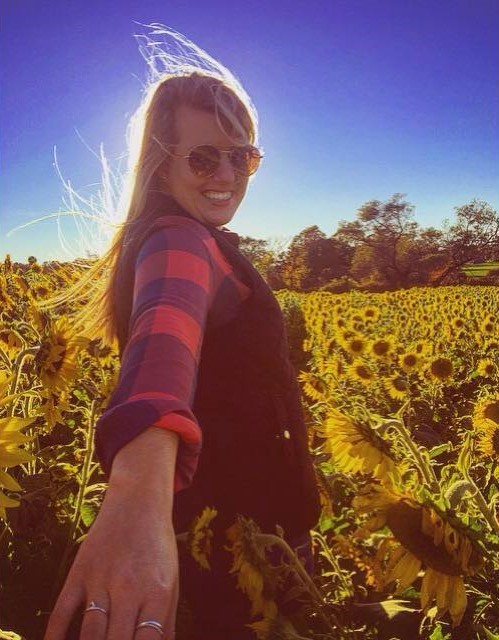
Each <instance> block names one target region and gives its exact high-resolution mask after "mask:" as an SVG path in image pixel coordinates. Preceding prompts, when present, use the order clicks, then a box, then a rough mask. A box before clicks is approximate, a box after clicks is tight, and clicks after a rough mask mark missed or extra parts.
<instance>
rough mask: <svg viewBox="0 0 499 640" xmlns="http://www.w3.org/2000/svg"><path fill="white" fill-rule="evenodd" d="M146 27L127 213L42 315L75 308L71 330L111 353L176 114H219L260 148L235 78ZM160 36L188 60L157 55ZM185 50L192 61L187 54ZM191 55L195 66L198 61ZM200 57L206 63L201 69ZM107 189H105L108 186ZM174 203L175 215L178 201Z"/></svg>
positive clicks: (130, 141) (229, 128)
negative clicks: (124, 280)
mask: <svg viewBox="0 0 499 640" xmlns="http://www.w3.org/2000/svg"><path fill="white" fill-rule="evenodd" d="M149 26H152V27H154V29H155V31H154V32H153V33H152V34H151V35H155V36H156V39H155V40H154V41H153V40H150V39H149V40H148V39H147V37H146V45H147V46H149V49H148V50H147V52H145V51H144V46H143V47H142V48H141V49H140V50H141V53H142V55H143V56H144V57H145V58H146V60H147V62H148V66H149V71H150V77H149V82H148V85H147V88H146V89H145V91H144V96H143V99H142V102H141V104H140V106H139V108H138V109H137V111H136V112H135V113H134V114H133V115H132V117H131V119H130V122H129V125H128V129H127V147H128V168H127V173H126V176H125V178H124V180H123V188H122V190H121V193H120V196H119V197H120V203H119V206H118V208H119V209H120V210H121V212H124V216H123V219H124V221H123V222H121V223H118V224H117V225H115V226H116V231H115V233H114V236H113V237H112V239H111V241H110V246H109V248H108V249H107V251H105V253H104V254H103V255H102V256H101V257H99V258H98V259H96V260H95V262H94V263H93V264H91V265H90V266H88V265H87V270H86V272H85V273H84V274H83V276H82V277H81V279H80V280H79V282H77V283H76V284H73V285H71V286H69V287H67V288H66V289H64V290H63V291H62V292H60V293H59V294H57V295H55V296H52V297H51V298H49V299H46V300H43V301H40V302H39V303H38V306H39V308H40V309H51V308H55V307H58V306H59V305H62V304H64V303H67V302H72V303H75V302H76V303H77V306H78V310H77V311H76V313H75V314H74V315H73V316H72V318H71V322H72V324H73V327H74V330H75V331H77V332H80V333H83V334H84V335H86V336H88V337H90V338H97V337H100V338H101V339H102V340H103V342H104V344H107V345H108V346H112V347H115V346H116V344H117V342H116V341H117V339H119V338H120V336H119V333H120V332H119V324H120V318H118V313H117V304H116V296H118V295H119V292H118V291H117V287H116V283H117V278H118V272H119V271H120V269H124V268H125V267H126V268H128V269H130V265H129V264H125V263H126V262H127V260H129V257H130V256H133V250H132V248H134V247H135V248H136V247H137V244H138V243H139V242H140V239H141V237H142V236H143V234H144V233H145V232H146V231H147V229H148V228H149V227H150V225H151V224H152V222H153V220H154V218H155V217H157V215H158V211H157V209H156V208H155V207H154V202H155V197H156V196H157V194H159V193H161V189H160V184H159V175H158V173H159V172H158V170H159V169H160V168H161V171H162V172H163V171H164V170H165V168H166V171H167V167H168V156H167V155H166V153H165V151H164V146H165V145H168V144H176V142H177V140H176V131H175V113H176V111H177V109H178V107H179V106H181V105H182V106H189V107H193V108H196V109H201V110H205V111H208V112H210V113H214V114H215V116H216V118H217V121H218V123H219V126H220V127H221V128H222V129H223V130H224V131H225V132H226V133H227V134H228V135H229V136H231V137H233V138H234V139H238V140H240V139H241V137H245V138H246V139H248V140H249V141H250V142H251V143H252V144H257V142H258V117H257V113H256V110H255V108H254V106H253V104H252V102H251V100H250V99H249V97H248V96H247V94H246V92H245V91H244V89H243V88H242V87H241V85H240V84H239V82H238V81H237V80H236V79H235V78H234V76H233V75H232V74H231V73H230V72H229V71H228V70H227V69H226V68H225V67H223V66H222V65H221V64H220V63H218V62H217V61H215V60H214V59H213V58H211V56H209V55H208V54H207V53H206V52H204V51H203V50H201V49H199V47H197V45H194V43H192V42H190V41H188V40H187V39H186V38H185V37H184V36H182V35H181V34H178V33H177V32H174V31H172V30H166V31H165V29H166V27H163V26H162V25H149ZM158 31H160V32H161V33H162V34H166V35H168V36H169V37H170V39H171V37H172V34H173V36H174V41H175V42H176V43H177V48H178V46H179V40H180V43H181V46H182V51H181V54H182V56H183V57H182V56H180V54H179V51H178V50H177V51H176V52H175V53H174V54H172V53H171V51H170V52H167V51H166V52H165V49H164V48H161V47H160V48H159V51H158V47H159V46H160V45H159V43H158V41H157V35H158ZM142 37H145V36H142ZM187 46H189V57H187V56H186V47H187ZM193 51H194V52H195V54H196V56H197V58H196V60H193ZM146 54H147V55H146ZM161 55H163V56H164V58H163V60H162V63H163V64H162V68H159V67H158V61H161ZM200 57H202V60H203V61H204V64H203V65H200V64H199V60H200ZM172 60H173V63H172ZM179 60H180V61H179ZM207 63H208V64H207ZM172 65H173V68H172ZM172 71H173V73H172ZM103 186H104V189H105V187H106V185H105V184H104V185H103ZM163 198H164V195H163ZM163 202H164V200H163ZM171 205H172V208H173V209H174V207H175V203H174V202H173V201H172V202H171ZM78 303H81V304H78ZM83 303H84V304H83ZM121 324H123V323H122V321H121ZM121 332H122V331H121ZM121 337H122V336H121Z"/></svg>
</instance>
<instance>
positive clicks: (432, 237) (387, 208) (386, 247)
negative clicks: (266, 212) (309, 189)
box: [240, 193, 499, 292]
mask: <svg viewBox="0 0 499 640" xmlns="http://www.w3.org/2000/svg"><path fill="white" fill-rule="evenodd" d="M454 210H455V220H454V221H453V223H450V222H448V221H446V222H445V223H444V224H443V228H442V229H437V228H435V227H428V228H423V227H421V226H420V225H419V224H418V223H417V222H416V221H415V220H414V206H413V205H412V204H410V203H409V202H407V201H406V200H405V195H404V194H401V193H395V194H394V195H393V196H391V197H390V198H389V199H388V200H386V201H385V202H381V201H380V200H370V201H369V202H366V203H365V204H364V205H362V206H361V207H360V208H359V209H358V211H357V213H356V216H355V219H354V220H353V221H350V222H347V221H342V222H340V223H339V225H338V229H337V231H336V232H335V233H334V234H332V235H331V236H326V234H325V233H323V232H322V231H321V230H320V229H319V227H318V226H317V225H312V226H310V227H307V228H305V229H304V230H303V231H301V232H300V233H299V234H298V235H296V236H294V238H293V239H292V240H291V242H290V243H289V245H288V246H287V248H286V249H284V250H282V249H279V248H275V246H274V247H273V246H272V244H271V241H268V240H257V239H254V238H251V237H248V236H242V237H241V242H240V249H241V251H242V252H243V253H244V254H245V255H246V256H247V257H248V258H249V259H250V260H251V261H252V262H253V264H254V265H255V266H256V267H257V269H258V270H259V271H260V273H261V274H262V275H263V277H264V278H265V279H266V280H267V282H268V284H269V285H270V287H271V288H272V289H274V290H278V289H283V288H287V289H291V290H295V291H312V290H317V289H323V290H326V291H334V292H340V291H348V290H350V289H354V288H357V289H364V290H369V291H384V290H394V289H401V288H408V287H412V286H423V285H432V286H437V285H442V284H456V283H460V282H470V281H471V280H470V278H469V277H467V276H466V275H465V273H464V272H463V270H462V268H463V266H464V265H467V264H470V263H484V262H495V261H497V260H499V213H498V212H497V211H496V210H495V209H493V208H492V207H491V206H490V205H489V204H488V203H487V202H485V201H483V200H478V199H475V200H473V201H472V202H470V203H468V204H465V205H462V206H460V207H455V209H454ZM498 275H499V274H498V273H497V272H491V275H489V276H488V277H487V278H486V279H485V278H483V279H480V281H481V282H483V283H485V282H487V283H491V282H499V277H498ZM473 281H477V278H473Z"/></svg>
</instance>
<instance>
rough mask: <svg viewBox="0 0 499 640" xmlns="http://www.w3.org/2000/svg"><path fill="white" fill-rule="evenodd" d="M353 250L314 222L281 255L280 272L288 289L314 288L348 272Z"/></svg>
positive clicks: (305, 289) (308, 289)
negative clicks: (327, 233)
mask: <svg viewBox="0 0 499 640" xmlns="http://www.w3.org/2000/svg"><path fill="white" fill-rule="evenodd" d="M350 253H351V250H350V248H349V247H348V246H347V245H346V244H345V243H344V242H342V241H341V240H339V239H335V238H328V237H327V236H326V235H325V234H324V232H322V231H321V230H320V229H319V227H318V226H317V225H312V226H310V227H307V228H306V229H304V230H303V231H301V232H300V233H299V234H298V235H296V236H295V237H294V238H293V240H292V241H291V244H290V245H289V247H288V249H287V251H286V252H285V253H284V254H283V255H282V256H281V259H280V261H279V265H278V271H279V273H280V275H281V278H282V281H283V283H284V285H285V286H286V287H287V288H289V289H294V290H297V291H310V290H312V289H318V288H319V287H321V286H323V285H324V284H326V283H327V282H329V281H330V280H331V279H332V278H335V277H341V276H343V275H345V274H346V273H347V271H348V267H349V258H350Z"/></svg>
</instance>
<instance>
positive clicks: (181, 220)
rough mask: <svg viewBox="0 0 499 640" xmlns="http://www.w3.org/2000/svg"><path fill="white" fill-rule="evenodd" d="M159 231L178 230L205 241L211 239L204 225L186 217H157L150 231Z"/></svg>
mask: <svg viewBox="0 0 499 640" xmlns="http://www.w3.org/2000/svg"><path fill="white" fill-rule="evenodd" d="M161 229H165V230H166V229H178V230H182V231H185V232H188V233H189V232H190V233H194V234H196V235H197V236H199V237H200V238H201V239H202V240H205V241H206V240H209V239H210V238H211V237H212V236H211V234H210V232H209V231H208V229H207V228H206V227H205V225H204V224H202V223H201V222H199V221H198V220H195V219H194V218H188V217H186V216H176V215H162V216H159V217H158V218H156V220H155V221H154V223H153V224H152V226H151V228H150V231H151V232H154V231H157V230H161Z"/></svg>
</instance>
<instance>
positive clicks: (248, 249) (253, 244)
mask: <svg viewBox="0 0 499 640" xmlns="http://www.w3.org/2000/svg"><path fill="white" fill-rule="evenodd" d="M239 250H240V251H241V253H242V254H243V255H245V256H246V257H247V258H248V260H249V261H250V262H251V263H252V264H253V266H254V267H255V268H256V269H257V270H258V272H259V273H260V275H261V276H262V277H263V278H264V280H266V282H267V283H268V285H269V286H270V287H271V288H272V289H274V288H276V289H280V288H282V286H279V285H280V284H281V283H280V280H279V279H276V273H275V271H276V263H277V260H278V255H279V253H280V252H281V250H282V249H281V248H279V246H278V244H276V242H275V241H274V240H261V239H256V238H251V237H250V236H240V237H239ZM276 285H277V286H276Z"/></svg>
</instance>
